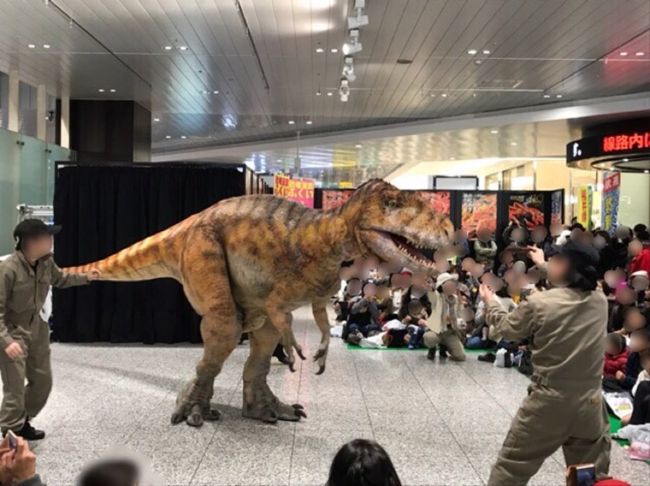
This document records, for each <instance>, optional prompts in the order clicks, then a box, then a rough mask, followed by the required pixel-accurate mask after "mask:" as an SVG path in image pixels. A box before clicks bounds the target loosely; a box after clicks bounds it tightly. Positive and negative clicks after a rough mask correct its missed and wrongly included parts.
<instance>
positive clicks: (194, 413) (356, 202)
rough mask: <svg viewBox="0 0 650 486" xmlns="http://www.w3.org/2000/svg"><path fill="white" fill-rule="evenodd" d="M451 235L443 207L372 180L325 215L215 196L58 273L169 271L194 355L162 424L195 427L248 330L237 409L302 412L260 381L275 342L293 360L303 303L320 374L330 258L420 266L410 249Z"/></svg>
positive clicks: (295, 415) (258, 413)
mask: <svg viewBox="0 0 650 486" xmlns="http://www.w3.org/2000/svg"><path fill="white" fill-rule="evenodd" d="M452 233H453V225H452V223H451V221H450V220H449V218H448V217H447V215H446V214H436V213H434V211H433V210H432V208H431V207H430V206H429V205H428V203H427V202H426V201H425V200H424V199H422V198H421V197H420V196H419V195H418V194H417V193H415V192H403V191H400V190H398V189H397V188H395V187H394V186H392V185H391V184H389V183H387V182H384V181H382V180H378V179H375V180H371V181H369V182H367V183H365V184H363V185H362V186H360V187H359V188H358V189H357V190H356V191H355V192H354V194H353V195H352V196H351V198H350V199H349V200H348V201H347V202H346V203H345V204H344V205H343V206H341V207H340V208H337V209H335V210H331V211H320V210H315V209H309V208H305V207H304V206H302V205H299V204H297V203H294V202H291V201H288V200H286V199H281V198H277V197H274V196H269V195H253V196H241V197H235V198H231V199H226V200H223V201H220V202H219V203H217V204H215V205H213V206H211V207H209V208H208V209H205V210H204V211H202V212H200V213H197V214H194V215H192V216H190V217H188V218H187V219H185V220H183V221H181V222H180V223H178V224H176V225H174V226H172V227H170V228H168V229H166V230H164V231H161V232H160V233H157V234H155V235H153V236H150V237H148V238H145V239H144V240H142V241H140V242H138V243H135V244H134V245H132V246H130V247H128V248H126V249H124V250H122V251H120V252H118V253H116V254H114V255H112V256H109V257H107V258H105V259H103V260H99V261H97V262H94V263H90V264H87V265H83V266H79V267H71V268H67V269H65V271H67V272H77V273H81V272H88V271H90V270H92V269H97V270H100V271H101V277H100V280H110V281H135V280H150V279H155V278H164V277H168V278H173V279H176V280H177V281H178V282H180V283H181V285H182V286H183V289H184V292H185V295H186V296H187V298H188V299H189V301H190V303H191V305H192V306H193V308H194V310H195V311H196V312H197V313H198V314H199V315H200V316H201V317H202V320H201V336H202V338H203V356H202V358H201V360H200V361H199V363H198V364H197V366H196V376H195V377H194V378H193V379H192V380H190V381H189V382H188V383H187V384H186V385H185V387H184V388H183V390H181V392H180V393H179V395H178V398H177V403H176V409H175V410H174V412H173V414H172V423H180V422H182V421H186V422H187V424H189V425H191V426H200V425H202V424H203V421H204V420H216V419H218V418H219V412H218V410H217V409H216V408H215V407H214V406H213V405H212V404H211V403H210V400H211V398H212V395H213V388H214V379H215V377H216V376H217V375H218V374H219V372H220V371H221V367H222V365H223V363H224V361H225V360H226V359H227V357H228V356H229V355H230V353H231V352H232V351H233V349H235V347H236V346H237V343H238V341H239V337H240V335H241V333H242V332H248V333H249V335H250V354H249V357H248V359H247V361H246V364H245V366H244V373H243V383H244V385H243V395H244V396H243V410H242V413H243V415H244V416H245V417H250V418H254V419H258V420H262V421H265V422H276V421H277V420H291V421H296V420H300V417H305V416H306V415H305V412H304V410H303V407H302V406H301V405H299V404H294V405H288V404H284V403H282V402H281V401H280V400H279V399H278V398H277V397H276V396H275V395H274V394H273V392H272V391H271V390H270V388H269V386H268V385H267V375H268V373H269V369H270V362H271V356H272V353H273V350H274V349H275V347H276V345H277V344H278V342H280V340H281V342H282V344H283V346H284V348H285V351H286V352H287V354H288V356H289V360H290V363H291V369H292V370H293V363H294V361H295V357H294V350H296V351H297V353H298V354H299V355H300V356H301V357H302V350H301V347H300V345H299V344H298V343H297V341H296V339H295V337H294V335H293V333H292V331H291V312H292V311H294V310H295V309H297V308H298V307H300V306H302V305H305V304H311V306H312V311H313V315H314V319H315V321H316V324H317V326H318V327H319V329H320V331H321V341H320V344H319V346H318V350H317V351H316V354H315V357H314V359H315V361H316V362H317V363H318V366H319V371H318V373H319V374H320V373H322V372H323V371H324V370H325V363H326V358H327V350H328V346H329V341H330V332H329V331H330V324H329V321H328V317H327V312H326V305H327V302H328V300H329V297H330V296H331V295H333V294H334V293H335V292H336V291H337V290H338V287H339V285H340V280H339V276H338V273H339V269H340V268H341V264H342V263H343V262H344V261H346V260H352V259H354V258H357V257H360V256H368V255H375V256H377V257H378V258H379V259H381V260H383V261H392V262H397V263H399V264H400V265H403V266H408V267H410V268H413V269H418V268H420V269H425V270H431V269H433V268H434V263H433V262H432V261H431V260H429V259H428V258H427V257H425V256H424V255H423V254H422V253H421V252H420V250H419V249H422V248H429V249H432V248H437V247H440V246H441V245H443V244H446V243H447V242H448V241H449V238H450V236H451V235H452ZM303 359H304V358H303Z"/></svg>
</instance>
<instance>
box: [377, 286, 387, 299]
mask: <svg viewBox="0 0 650 486" xmlns="http://www.w3.org/2000/svg"><path fill="white" fill-rule="evenodd" d="M377 297H379V298H380V299H382V300H383V299H387V298H388V297H390V290H389V289H388V287H386V286H384V285H382V286H381V287H377Z"/></svg>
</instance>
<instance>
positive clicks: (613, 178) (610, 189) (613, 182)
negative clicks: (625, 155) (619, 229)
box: [601, 172, 621, 234]
mask: <svg viewBox="0 0 650 486" xmlns="http://www.w3.org/2000/svg"><path fill="white" fill-rule="evenodd" d="M620 186H621V173H620V172H607V173H606V174H605V178H604V179H603V197H602V209H601V215H602V220H603V221H602V227H603V229H604V230H605V231H607V232H609V233H610V234H613V233H614V231H615V230H616V225H617V223H618V199H619V194H620Z"/></svg>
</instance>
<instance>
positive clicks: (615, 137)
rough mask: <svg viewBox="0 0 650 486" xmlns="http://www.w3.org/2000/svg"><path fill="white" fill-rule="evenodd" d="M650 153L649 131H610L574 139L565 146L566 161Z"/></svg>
mask: <svg viewBox="0 0 650 486" xmlns="http://www.w3.org/2000/svg"><path fill="white" fill-rule="evenodd" d="M632 154H635V155H636V154H650V131H643V130H641V131H633V132H627V133H612V134H606V135H600V136H597V137H588V138H583V139H581V140H574V141H573V142H570V143H568V144H567V146H566V160H567V162H576V161H579V160H585V159H594V158H599V157H609V158H611V157H616V156H618V155H620V156H625V155H632Z"/></svg>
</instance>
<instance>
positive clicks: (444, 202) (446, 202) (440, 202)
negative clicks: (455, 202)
mask: <svg viewBox="0 0 650 486" xmlns="http://www.w3.org/2000/svg"><path fill="white" fill-rule="evenodd" d="M419 193H420V195H421V196H422V197H423V198H424V199H426V200H427V201H428V202H429V204H430V205H431V208H432V209H433V210H434V211H435V212H436V213H438V214H450V212H451V193H450V192H449V191H437V192H431V191H419Z"/></svg>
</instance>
